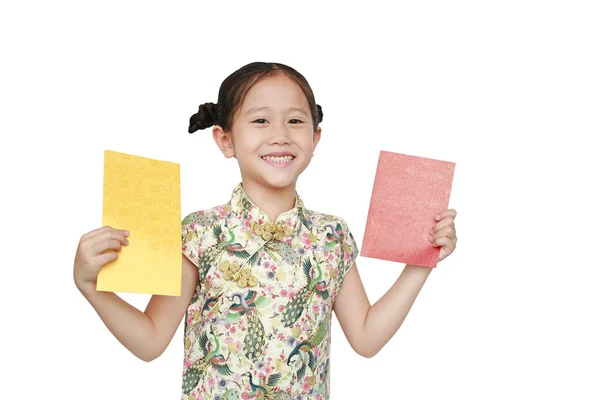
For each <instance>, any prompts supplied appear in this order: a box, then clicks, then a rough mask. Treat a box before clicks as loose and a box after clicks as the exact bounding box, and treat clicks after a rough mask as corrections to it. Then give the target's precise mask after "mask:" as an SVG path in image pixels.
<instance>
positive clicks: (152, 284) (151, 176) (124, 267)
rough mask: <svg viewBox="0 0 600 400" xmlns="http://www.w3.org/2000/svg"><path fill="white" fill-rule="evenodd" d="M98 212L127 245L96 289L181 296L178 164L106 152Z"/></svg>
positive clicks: (102, 273) (100, 275)
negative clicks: (125, 232)
mask: <svg viewBox="0 0 600 400" xmlns="http://www.w3.org/2000/svg"><path fill="white" fill-rule="evenodd" d="M102 208H103V210H102V211H103V212H102V225H103V226H104V225H109V226H111V227H113V228H116V229H126V230H128V231H129V237H128V239H129V244H128V245H126V246H122V247H121V252H120V254H119V257H118V259H116V260H115V261H113V262H110V263H108V264H106V265H105V266H104V267H102V269H100V272H99V273H98V281H97V284H96V289H97V290H99V291H105V292H128V293H145V294H159V295H170V296H181V273H182V264H181V195H180V175H179V164H178V163H173V162H167V161H159V160H153V159H150V158H145V157H139V156H135V155H131V154H125V153H119V152H115V151H110V150H106V151H105V152H104V198H103V204H102Z"/></svg>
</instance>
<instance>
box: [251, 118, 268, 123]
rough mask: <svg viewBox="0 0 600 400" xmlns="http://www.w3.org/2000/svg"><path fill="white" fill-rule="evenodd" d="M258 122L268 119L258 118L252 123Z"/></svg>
mask: <svg viewBox="0 0 600 400" xmlns="http://www.w3.org/2000/svg"><path fill="white" fill-rule="evenodd" d="M256 121H266V119H264V118H258V119H255V120H254V121H252V122H256ZM259 123H260V122H259Z"/></svg>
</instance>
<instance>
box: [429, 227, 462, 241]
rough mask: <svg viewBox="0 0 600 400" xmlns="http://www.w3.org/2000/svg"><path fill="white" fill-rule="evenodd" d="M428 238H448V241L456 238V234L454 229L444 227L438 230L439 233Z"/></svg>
mask: <svg viewBox="0 0 600 400" xmlns="http://www.w3.org/2000/svg"><path fill="white" fill-rule="evenodd" d="M429 236H430V237H433V239H434V240H435V239H437V238H440V237H444V236H445V237H448V238H450V239H454V238H455V237H456V232H455V231H454V227H452V226H446V227H444V228H442V229H440V230H439V231H437V232H435V233H434V234H433V235H429Z"/></svg>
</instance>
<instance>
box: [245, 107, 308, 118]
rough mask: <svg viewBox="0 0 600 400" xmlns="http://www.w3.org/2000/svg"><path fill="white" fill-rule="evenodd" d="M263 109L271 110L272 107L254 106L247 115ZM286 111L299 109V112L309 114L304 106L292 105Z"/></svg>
mask: <svg viewBox="0 0 600 400" xmlns="http://www.w3.org/2000/svg"><path fill="white" fill-rule="evenodd" d="M262 110H271V109H270V108H269V107H254V108H251V109H249V110H248V111H247V112H246V115H250V114H252V113H253V112H256V111H262ZM286 111H298V112H299V113H302V114H304V115H306V116H307V117H308V114H307V113H306V111H305V110H304V109H303V108H299V107H290V108H288V109H287V110H286Z"/></svg>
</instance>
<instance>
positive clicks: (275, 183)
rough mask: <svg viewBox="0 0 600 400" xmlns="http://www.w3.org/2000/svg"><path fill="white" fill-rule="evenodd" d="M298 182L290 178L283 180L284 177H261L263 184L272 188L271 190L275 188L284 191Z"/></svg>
mask: <svg viewBox="0 0 600 400" xmlns="http://www.w3.org/2000/svg"><path fill="white" fill-rule="evenodd" d="M297 180H298V177H293V178H292V177H290V178H284V177H263V182H264V183H265V184H266V185H268V186H270V187H272V188H277V189H284V188H286V187H288V186H290V185H295V184H296V181H297Z"/></svg>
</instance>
